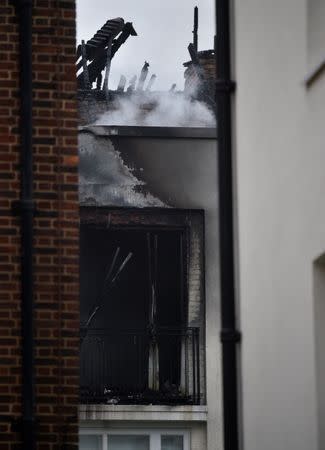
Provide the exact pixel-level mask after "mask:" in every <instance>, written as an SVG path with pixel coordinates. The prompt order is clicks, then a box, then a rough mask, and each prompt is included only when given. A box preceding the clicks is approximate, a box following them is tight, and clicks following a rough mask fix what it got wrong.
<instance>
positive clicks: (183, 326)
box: [80, 209, 200, 404]
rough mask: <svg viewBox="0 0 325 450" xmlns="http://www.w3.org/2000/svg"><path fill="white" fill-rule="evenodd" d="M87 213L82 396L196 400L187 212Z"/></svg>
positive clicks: (83, 231)
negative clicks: (189, 317) (189, 311)
mask: <svg viewBox="0 0 325 450" xmlns="http://www.w3.org/2000/svg"><path fill="white" fill-rule="evenodd" d="M85 216H86V218H85V220H83V221H82V224H81V233H80V236H81V238H80V239H81V242H80V248H81V260H80V267H81V269H80V270H81V273H80V285H81V307H80V310H81V394H82V396H83V398H84V399H88V400H89V401H92V402H94V401H95V402H96V401H97V402H108V403H113V404H116V403H148V402H150V403H187V402H189V403H193V402H194V401H195V402H197V396H198V395H199V391H200V389H199V383H200V380H199V329H198V328H197V327H189V326H188V325H189V323H188V292H187V286H188V283H187V278H188V275H187V274H188V261H189V240H188V236H189V232H188V223H187V222H188V221H187V220H186V219H187V217H188V214H186V213H178V215H174V214H167V216H168V217H167V216H166V213H164V214H162V213H157V212H156V211H147V212H146V213H144V212H142V213H141V214H140V215H139V212H138V211H122V212H121V211H106V212H103V211H101V212H98V210H95V211H91V210H89V209H87V213H86V214H85ZM193 376H194V378H195V379H194V380H193ZM194 384H195V386H194ZM193 394H195V398H194V395H193ZM84 401H85V400H84Z"/></svg>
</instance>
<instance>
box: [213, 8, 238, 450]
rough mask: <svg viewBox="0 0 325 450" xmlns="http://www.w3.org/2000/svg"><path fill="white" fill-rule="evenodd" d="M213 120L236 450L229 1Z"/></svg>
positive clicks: (222, 14)
mask: <svg viewBox="0 0 325 450" xmlns="http://www.w3.org/2000/svg"><path fill="white" fill-rule="evenodd" d="M216 32H217V35H216V45H215V56H216V108H217V110H216V117H217V122H218V152H217V153H218V194H219V241H220V290H221V335H220V340H221V344H222V379H223V431H224V450H238V449H239V429H238V378H237V377H238V374H237V346H238V343H239V342H240V338H241V335H240V332H239V331H238V330H237V328H236V311H235V266H234V231H233V228H234V221H233V172H232V142H231V133H232V128H231V95H232V93H233V92H234V90H235V83H234V82H233V81H232V80H231V77H230V15H229V0H216Z"/></svg>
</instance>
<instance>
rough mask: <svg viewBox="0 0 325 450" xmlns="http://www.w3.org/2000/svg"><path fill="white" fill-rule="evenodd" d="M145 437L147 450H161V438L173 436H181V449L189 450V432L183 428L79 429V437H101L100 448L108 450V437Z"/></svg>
mask: <svg viewBox="0 0 325 450" xmlns="http://www.w3.org/2000/svg"><path fill="white" fill-rule="evenodd" d="M116 434H122V435H146V436H149V450H161V436H162V435H172V436H173V435H175V436H183V449H182V450H190V448H191V446H190V430H189V429H185V428H118V427H115V428H104V427H98V428H97V427H82V428H79V436H81V435H88V436H89V435H95V436H101V438H102V448H101V450H109V449H108V439H107V437H108V435H116Z"/></svg>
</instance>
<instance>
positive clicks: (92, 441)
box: [79, 434, 102, 450]
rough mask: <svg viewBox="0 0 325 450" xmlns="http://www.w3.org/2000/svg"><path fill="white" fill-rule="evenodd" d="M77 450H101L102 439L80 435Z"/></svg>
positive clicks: (89, 435)
mask: <svg viewBox="0 0 325 450" xmlns="http://www.w3.org/2000/svg"><path fill="white" fill-rule="evenodd" d="M79 450H102V437H101V436H96V435H91V434H82V435H81V436H79Z"/></svg>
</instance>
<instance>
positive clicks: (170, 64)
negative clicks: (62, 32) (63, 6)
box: [77, 0, 215, 90]
mask: <svg viewBox="0 0 325 450" xmlns="http://www.w3.org/2000/svg"><path fill="white" fill-rule="evenodd" d="M196 5H197V6H198V7H199V50H206V49H210V48H212V47H213V36H214V34H215V31H214V30H215V24H214V20H215V19H214V17H215V16H214V0H163V1H159V2H158V1H157V0H114V1H107V0H77V42H78V43H80V42H81V39H85V40H87V39H89V38H90V37H92V36H93V35H94V34H95V32H96V31H97V29H98V28H100V27H101V26H102V25H103V24H104V23H105V21H106V20H108V19H112V18H115V17H123V19H124V20H125V21H126V22H133V26H134V28H135V30H136V31H137V33H138V36H135V37H133V36H130V38H129V39H128V40H127V41H126V43H125V44H124V45H123V46H122V47H121V48H120V50H119V51H118V53H117V54H116V55H115V57H114V59H113V62H112V69H111V81H110V86H111V88H114V89H115V88H116V86H117V83H118V81H119V78H120V75H121V74H124V75H125V76H126V77H127V79H128V80H129V79H130V78H131V77H132V76H133V75H139V73H140V70H141V67H142V66H143V63H144V61H145V60H146V61H148V62H149V64H150V67H149V76H150V75H151V74H153V73H155V74H156V75H157V77H158V78H157V80H156V83H155V89H159V90H168V89H169V88H170V86H171V85H172V84H173V83H177V89H183V84H184V81H183V73H184V68H183V65H182V64H183V62H185V61H187V60H188V59H189V54H188V51H187V46H188V44H189V42H191V41H192V36H193V35H192V30H193V8H194V6H196Z"/></svg>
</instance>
